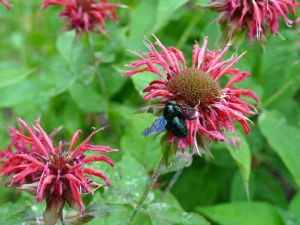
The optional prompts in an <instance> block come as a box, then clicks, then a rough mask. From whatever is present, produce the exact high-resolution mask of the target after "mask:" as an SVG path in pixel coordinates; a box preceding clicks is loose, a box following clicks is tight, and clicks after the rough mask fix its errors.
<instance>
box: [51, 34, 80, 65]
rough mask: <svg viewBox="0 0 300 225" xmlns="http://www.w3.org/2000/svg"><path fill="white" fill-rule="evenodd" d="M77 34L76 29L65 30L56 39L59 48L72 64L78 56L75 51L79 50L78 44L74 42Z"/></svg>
mask: <svg viewBox="0 0 300 225" xmlns="http://www.w3.org/2000/svg"><path fill="white" fill-rule="evenodd" d="M75 35H76V33H75V31H74V30H73V31H68V32H63V33H61V35H60V36H59V37H58V39H57V41H56V48H57V50H58V51H59V53H60V54H61V55H62V57H63V58H64V59H65V60H66V61H67V62H68V63H70V64H72V61H74V59H75V58H76V57H77V56H76V54H74V51H75V50H78V47H77V48H76V45H75V44H74V42H75Z"/></svg>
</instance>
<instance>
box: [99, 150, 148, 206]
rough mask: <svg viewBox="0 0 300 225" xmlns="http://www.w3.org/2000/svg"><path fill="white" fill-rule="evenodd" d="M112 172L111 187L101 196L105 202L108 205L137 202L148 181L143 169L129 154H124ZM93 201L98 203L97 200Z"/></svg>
mask: <svg viewBox="0 0 300 225" xmlns="http://www.w3.org/2000/svg"><path fill="white" fill-rule="evenodd" d="M113 171H114V174H112V175H111V176H109V177H110V179H111V186H110V188H109V189H108V191H107V192H105V193H104V195H103V198H104V199H105V201H106V202H107V203H110V204H132V203H133V202H138V201H139V199H140V198H141V196H142V194H143V192H144V189H145V186H146V184H147V182H148V179H149V175H148V174H147V172H146V171H145V169H144V167H143V166H142V165H141V164H140V163H139V162H138V161H136V160H135V159H134V158H133V157H132V156H130V155H129V154H124V155H123V157H122V161H121V162H119V163H117V164H116V165H115V168H114V169H113ZM109 172H112V170H111V169H110V170H109ZM95 201H98V200H97V198H96V199H95Z"/></svg>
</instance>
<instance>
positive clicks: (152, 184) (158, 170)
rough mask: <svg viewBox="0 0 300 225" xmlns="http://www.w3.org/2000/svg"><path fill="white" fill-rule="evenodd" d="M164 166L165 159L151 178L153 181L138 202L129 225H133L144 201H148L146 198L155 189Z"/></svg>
mask: <svg viewBox="0 0 300 225" xmlns="http://www.w3.org/2000/svg"><path fill="white" fill-rule="evenodd" d="M163 166H164V159H163V158H161V159H160V161H159V163H158V165H157V167H156V169H155V170H154V173H153V174H152V176H151V179H150V181H149V182H148V184H147V186H146V188H145V191H144V193H143V195H142V197H141V199H140V201H139V202H138V204H137V206H136V208H135V209H134V211H133V213H132V215H131V217H130V221H129V223H128V225H130V224H132V222H133V220H134V218H135V217H136V214H137V213H138V211H139V210H140V209H141V207H142V206H143V203H144V201H145V200H146V198H147V197H148V195H149V193H150V191H151V190H152V189H153V186H154V184H155V183H156V181H157V178H158V177H159V175H160V173H161V170H162V168H163Z"/></svg>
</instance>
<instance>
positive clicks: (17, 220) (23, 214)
mask: <svg viewBox="0 0 300 225" xmlns="http://www.w3.org/2000/svg"><path fill="white" fill-rule="evenodd" d="M12 209H14V212H16V211H17V210H16V208H15V206H14V205H13V206H12ZM1 210H3V208H2V207H1ZM4 210H5V209H4ZM16 224H36V225H38V224H41V225H42V224H43V222H42V216H41V215H36V214H34V213H33V212H32V211H30V210H26V211H20V212H17V213H14V214H12V215H10V216H8V217H7V218H6V219H4V220H3V221H2V222H0V225H16Z"/></svg>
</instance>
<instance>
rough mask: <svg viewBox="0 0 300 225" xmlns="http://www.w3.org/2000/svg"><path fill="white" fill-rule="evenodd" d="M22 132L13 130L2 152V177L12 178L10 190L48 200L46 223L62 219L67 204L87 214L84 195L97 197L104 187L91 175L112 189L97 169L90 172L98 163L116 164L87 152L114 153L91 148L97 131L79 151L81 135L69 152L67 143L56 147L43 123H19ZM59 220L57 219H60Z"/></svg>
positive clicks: (103, 147)
mask: <svg viewBox="0 0 300 225" xmlns="http://www.w3.org/2000/svg"><path fill="white" fill-rule="evenodd" d="M18 120H19V123H20V128H19V129H14V128H11V129H10V135H11V142H10V144H9V146H8V148H7V150H6V151H2V152H1V154H0V157H1V158H0V159H1V161H0V162H2V165H1V166H0V173H1V174H2V175H3V176H10V175H13V176H12V179H11V180H10V182H9V183H8V185H9V186H13V187H16V188H18V189H24V190H28V191H30V193H33V194H34V195H36V200H37V201H41V200H43V199H45V200H46V203H47V208H46V211H45V213H44V219H45V220H47V221H49V220H50V221H52V220H53V219H54V220H55V219H58V217H57V216H58V215H59V214H60V213H61V211H62V208H63V206H64V204H65V202H68V204H69V205H70V206H71V207H74V206H75V205H78V206H79V208H80V210H81V211H82V210H83V203H82V200H81V197H80V193H91V194H93V193H94V190H93V189H92V188H95V187H99V186H100V184H97V183H96V182H94V181H93V180H92V179H91V178H90V177H88V176H87V175H93V176H97V177H100V178H101V179H103V180H104V181H105V183H106V184H107V185H108V186H109V185H110V182H109V179H108V178H107V177H106V176H105V175H104V174H103V173H102V172H101V171H98V170H96V169H93V168H86V167H87V166H88V165H90V164H91V163H94V162H105V163H107V164H108V165H110V166H113V165H114V163H113V161H112V160H111V159H110V158H108V157H107V156H104V155H99V154H96V155H91V156H89V157H86V152H87V151H89V150H91V151H97V152H111V151H114V149H111V148H109V147H107V146H98V145H91V144H89V142H90V140H91V138H92V137H93V135H95V133H96V131H93V132H92V133H91V134H90V135H89V136H88V137H87V138H86V139H85V140H84V141H83V142H82V143H80V144H79V145H78V146H77V147H76V148H75V147H74V146H75V143H76V142H77V140H78V139H79V136H80V135H81V134H82V131H81V130H79V131H77V132H76V133H75V134H74V136H73V138H72V140H71V142H70V145H69V148H68V149H67V151H62V148H63V146H65V144H63V142H59V144H58V146H57V147H54V145H53V136H52V135H47V134H46V132H45V131H44V130H43V128H42V127H41V126H40V124H39V122H38V121H36V122H35V125H34V127H33V128H31V127H30V126H29V125H28V124H27V123H26V122H25V121H24V120H22V119H20V118H19V119H18ZM56 217H57V218H56Z"/></svg>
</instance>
